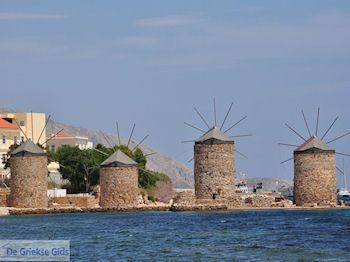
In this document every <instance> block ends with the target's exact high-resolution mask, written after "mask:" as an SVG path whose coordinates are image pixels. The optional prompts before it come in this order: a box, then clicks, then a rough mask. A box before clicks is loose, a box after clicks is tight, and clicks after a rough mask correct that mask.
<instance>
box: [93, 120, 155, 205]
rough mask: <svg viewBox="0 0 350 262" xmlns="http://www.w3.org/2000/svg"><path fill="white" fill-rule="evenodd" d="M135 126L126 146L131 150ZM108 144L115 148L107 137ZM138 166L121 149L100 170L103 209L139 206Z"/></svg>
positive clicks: (134, 148) (119, 142) (119, 141)
mask: <svg viewBox="0 0 350 262" xmlns="http://www.w3.org/2000/svg"><path fill="white" fill-rule="evenodd" d="M134 130H135V124H134V125H133V128H132V131H131V133H130V136H129V140H128V143H127V145H126V147H127V148H129V145H130V142H131V138H132V135H133V133H134ZM117 132H118V145H121V140H120V135H119V126H118V123H117ZM148 137H149V135H147V136H145V137H144V138H143V139H142V140H141V141H140V142H139V143H138V144H137V145H136V146H135V147H133V148H132V149H130V150H131V152H133V151H134V150H136V149H137V148H138V147H139V146H140V145H141V144H142V143H143V142H144V141H145V140H146V139H147V138H148ZM105 139H106V141H107V143H108V144H109V145H110V146H111V147H112V148H113V146H112V143H110V141H109V140H108V139H107V137H105ZM138 169H139V167H138V164H137V163H136V162H135V161H134V160H132V159H131V158H130V157H129V156H127V155H126V154H124V153H123V152H122V151H121V150H120V149H117V150H115V151H114V153H113V154H112V155H110V156H109V157H108V158H107V159H106V160H105V161H104V162H103V163H102V164H101V168H100V190H101V195H100V206H101V207H103V208H128V207H135V206H137V198H138V194H139V188H138Z"/></svg>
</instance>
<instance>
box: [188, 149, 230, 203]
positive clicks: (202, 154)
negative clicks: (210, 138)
mask: <svg viewBox="0 0 350 262" xmlns="http://www.w3.org/2000/svg"><path fill="white" fill-rule="evenodd" d="M194 179H195V195H196V198H197V199H213V198H215V200H219V199H222V198H228V197H230V196H232V195H233V194H234V186H235V180H234V144H233V143H231V144H229V143H227V144H212V145H211V144H201V143H196V144H195V146H194Z"/></svg>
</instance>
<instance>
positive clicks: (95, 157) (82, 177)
mask: <svg viewBox="0 0 350 262" xmlns="http://www.w3.org/2000/svg"><path fill="white" fill-rule="evenodd" d="M99 150H101V148H100V149H99ZM101 151H102V150H101ZM50 155H51V157H52V160H55V161H58V162H59V163H60V170H59V171H60V173H61V174H62V177H63V178H64V179H68V180H69V182H70V184H69V186H68V187H67V190H68V192H69V193H82V192H85V193H88V192H90V191H91V188H92V187H93V186H95V185H97V184H98V182H99V168H100V164H101V163H102V162H103V161H104V160H105V159H106V157H107V156H105V155H103V154H101V153H99V152H97V151H95V150H92V149H87V150H80V149H79V148H78V147H73V146H63V147H60V148H59V149H58V150H57V151H56V152H54V153H53V152H50Z"/></svg>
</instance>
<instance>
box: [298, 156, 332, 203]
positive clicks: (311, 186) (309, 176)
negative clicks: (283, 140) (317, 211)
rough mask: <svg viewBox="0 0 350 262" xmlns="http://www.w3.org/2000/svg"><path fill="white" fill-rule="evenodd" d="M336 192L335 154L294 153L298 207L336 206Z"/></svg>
mask: <svg viewBox="0 0 350 262" xmlns="http://www.w3.org/2000/svg"><path fill="white" fill-rule="evenodd" d="M336 192H337V187H336V160H335V153H334V152H332V151H330V152H329V151H325V152H322V151H321V152H313V153H306V152H304V153H298V152H294V202H295V204H296V205H297V206H309V205H313V204H317V205H330V204H335V203H336Z"/></svg>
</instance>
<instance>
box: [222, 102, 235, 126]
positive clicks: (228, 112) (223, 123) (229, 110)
mask: <svg viewBox="0 0 350 262" xmlns="http://www.w3.org/2000/svg"><path fill="white" fill-rule="evenodd" d="M232 106H233V102H232V103H231V105H230V107H229V109H228V111H227V113H226V116H225V118H224V121H223V122H222V124H221V127H220V130H222V128H223V127H224V125H225V122H226V120H227V117H228V115H229V114H230V112H231V109H232Z"/></svg>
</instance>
